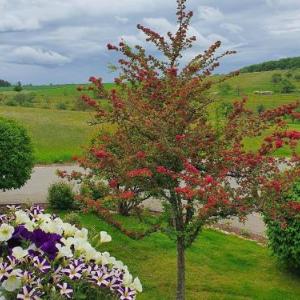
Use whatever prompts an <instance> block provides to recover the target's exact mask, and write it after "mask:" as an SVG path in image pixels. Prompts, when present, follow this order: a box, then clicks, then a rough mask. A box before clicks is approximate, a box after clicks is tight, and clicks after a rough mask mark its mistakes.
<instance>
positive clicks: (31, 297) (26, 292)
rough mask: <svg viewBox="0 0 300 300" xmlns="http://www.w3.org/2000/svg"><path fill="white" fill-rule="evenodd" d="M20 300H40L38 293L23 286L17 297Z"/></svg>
mask: <svg viewBox="0 0 300 300" xmlns="http://www.w3.org/2000/svg"><path fill="white" fill-rule="evenodd" d="M17 299H18V300H40V299H41V298H40V297H39V294H38V293H37V291H36V290H35V289H34V288H32V287H29V286H23V288H22V289H21V291H20V292H19V294H18V295H17Z"/></svg>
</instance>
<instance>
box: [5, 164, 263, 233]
mask: <svg viewBox="0 0 300 300" xmlns="http://www.w3.org/2000/svg"><path fill="white" fill-rule="evenodd" d="M57 169H61V170H66V171H67V172H71V171H72V170H76V171H80V170H81V169H80V168H79V167H78V166H76V165H70V166H66V165H51V166H37V167H35V168H34V170H33V173H32V176H31V179H30V180H29V181H28V182H27V183H26V184H25V185H24V186H23V187H22V188H21V189H17V190H11V191H7V192H0V204H19V203H46V202H47V191H48V187H49V185H50V184H52V183H54V182H57V181H60V180H61V179H60V178H58V177H57V175H56V170H57ZM144 206H145V207H147V208H150V209H151V210H154V211H160V210H161V209H162V207H161V203H160V201H158V200H156V199H151V200H147V201H145V203H144ZM228 222H229V223H230V225H231V226H233V227H237V228H239V229H244V230H246V231H249V232H251V233H254V234H258V235H264V232H265V225H264V223H263V221H262V219H261V217H260V215H259V214H252V215H249V216H248V220H247V221H246V222H245V224H242V223H240V222H238V220H237V219H236V218H233V219H232V220H230V221H228V220H225V221H224V223H226V224H227V223H228Z"/></svg>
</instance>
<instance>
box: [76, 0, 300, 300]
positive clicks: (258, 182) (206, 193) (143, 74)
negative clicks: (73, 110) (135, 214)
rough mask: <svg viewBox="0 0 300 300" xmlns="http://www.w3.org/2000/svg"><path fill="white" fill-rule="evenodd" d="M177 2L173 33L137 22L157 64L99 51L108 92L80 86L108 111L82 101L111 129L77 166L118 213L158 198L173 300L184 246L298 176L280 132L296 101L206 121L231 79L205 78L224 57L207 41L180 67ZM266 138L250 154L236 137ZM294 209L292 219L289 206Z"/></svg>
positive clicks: (241, 104) (140, 52)
mask: <svg viewBox="0 0 300 300" xmlns="http://www.w3.org/2000/svg"><path fill="white" fill-rule="evenodd" d="M177 2H178V8H177V21H178V29H177V32H176V33H175V34H172V33H170V32H168V33H167V37H164V36H161V35H159V34H158V33H156V32H154V31H152V30H151V29H148V28H146V27H144V26H141V25H138V29H140V30H141V31H142V32H143V33H144V34H145V35H146V36H147V41H149V42H152V43H153V44H154V45H155V46H156V47H157V48H158V50H159V51H160V52H161V53H162V55H163V58H162V59H160V58H157V57H154V56H152V55H147V54H146V51H145V49H144V48H143V47H141V46H135V47H134V48H131V47H129V46H128V45H127V44H126V43H125V42H123V41H122V42H120V44H119V45H118V46H114V45H111V44H109V45H108V49H109V50H112V51H116V52H118V53H120V54H121V55H123V57H122V58H121V59H120V60H119V66H120V70H121V74H120V76H119V77H118V78H116V79H115V83H116V88H115V89H112V90H110V91H106V90H105V89H104V87H103V85H102V82H101V79H97V78H94V77H92V78H90V81H91V82H92V86H91V87H89V89H95V90H97V93H98V95H101V97H102V98H105V99H108V100H109V102H110V104H111V106H110V109H104V108H103V107H102V105H101V103H99V102H98V101H96V100H94V99H92V98H91V97H90V96H88V95H83V100H84V101H85V102H86V103H88V104H89V105H91V106H93V107H95V110H96V114H95V120H94V123H95V124H107V123H110V124H114V125H115V130H114V131H113V133H112V132H106V131H105V130H104V131H101V132H100V133H99V136H98V137H97V138H96V139H94V140H93V142H92V145H91V147H90V149H89V151H88V153H87V155H86V156H85V157H84V158H80V159H78V161H79V162H80V164H81V165H82V166H83V167H85V168H86V169H87V170H89V172H90V173H89V174H88V176H89V177H90V178H92V177H95V176H96V177H97V178H100V179H103V180H104V182H108V186H109V189H110V192H109V197H108V198H109V199H110V200H112V202H113V203H118V205H119V207H122V211H123V212H125V213H128V212H129V211H130V208H132V207H134V206H136V205H138V204H140V203H141V202H142V201H143V200H144V199H147V198H148V197H155V198H157V199H161V201H162V202H163V204H164V210H165V212H166V213H167V214H168V216H169V220H170V222H168V224H169V225H168V226H169V228H168V233H169V234H171V235H173V237H175V239H176V242H177V252H178V261H177V265H178V272H177V274H178V280H177V299H178V300H182V299H184V298H185V249H186V248H187V247H189V246H190V245H191V244H192V243H193V241H194V240H195V239H196V238H197V236H198V234H199V233H200V232H201V230H202V228H203V226H204V225H206V224H211V223H213V222H216V221H218V220H219V219H223V218H226V217H230V216H239V217H240V218H241V219H243V218H245V217H246V215H247V214H248V213H250V212H253V211H260V210H262V209H264V208H266V209H268V210H272V207H274V204H275V203H276V201H277V200H278V199H280V197H281V194H282V193H283V192H285V191H287V190H288V189H289V187H290V185H291V184H292V182H293V180H294V178H295V177H297V176H299V163H298V162H299V156H298V155H297V153H296V146H297V141H298V140H299V139H300V132H296V131H289V130H288V129H287V127H286V126H285V123H284V119H283V117H284V116H285V115H287V114H292V113H293V112H294V110H295V109H296V108H297V107H298V103H293V104H290V105H285V106H282V107H279V108H277V109H273V110H267V111H265V112H263V113H261V114H259V115H258V114H257V113H255V112H253V111H251V110H249V109H247V107H246V99H243V100H242V101H238V102H235V103H234V105H233V109H232V111H231V112H230V113H229V114H228V115H227V116H226V117H225V118H224V120H222V121H220V122H216V121H215V120H214V119H213V118H212V116H211V113H210V111H211V109H212V107H214V105H215V103H214V102H215V100H214V99H213V98H212V97H211V96H210V94H209V90H210V88H211V87H212V86H213V85H214V84H219V83H220V82H222V81H224V80H226V79H227V78H229V77H231V76H234V75H236V74H235V73H233V74H230V75H228V76H225V77H222V78H221V79H220V77H214V76H211V74H212V72H213V71H214V69H215V68H216V67H218V65H219V62H218V61H219V59H220V58H222V57H223V56H225V55H229V54H232V53H233V52H230V51H227V52H225V53H223V54H221V55H217V54H216V53H217V50H218V48H219V47H220V44H221V43H220V42H216V43H215V44H213V45H212V46H211V47H210V48H209V49H208V50H207V51H205V52H204V53H203V54H199V55H197V56H195V58H193V59H192V60H191V61H190V62H189V63H188V64H187V65H186V66H184V67H182V66H181V64H180V59H181V58H182V55H183V52H184V50H186V49H188V48H191V47H192V43H193V42H194V41H195V39H196V38H195V37H190V36H189V35H188V28H189V24H190V20H191V17H192V12H186V7H185V2H186V0H178V1H177ZM80 89H82V88H80ZM266 133H267V136H266V137H265V138H264V139H263V138H262V142H261V145H260V147H259V148H258V149H257V150H256V151H254V150H252V151H247V150H245V147H244V145H243V141H244V139H245V138H246V137H247V138H255V137H261V136H262V135H265V134H266ZM285 145H287V146H290V148H291V149H292V150H291V151H292V159H290V160H286V159H284V158H280V159H275V158H274V157H273V156H272V154H273V153H274V152H275V151H276V150H277V149H278V148H281V147H283V146H285ZM282 165H284V166H285V167H286V168H285V171H281V170H282V167H281V166H282ZM73 175H74V177H76V178H79V177H80V175H79V174H78V173H76V174H73ZM88 203H89V204H91V205H94V206H95V208H96V209H97V210H98V212H99V213H101V214H103V215H106V216H107V215H108V214H109V212H108V210H107V209H105V205H104V201H97V202H96V201H90V202H88ZM291 207H292V206H291ZM295 208H296V210H297V213H299V207H298V208H297V207H296V206H295ZM274 217H276V216H275V215H274Z"/></svg>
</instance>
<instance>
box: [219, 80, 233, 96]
mask: <svg viewBox="0 0 300 300" xmlns="http://www.w3.org/2000/svg"><path fill="white" fill-rule="evenodd" d="M218 89H219V92H220V94H221V95H228V94H229V93H230V92H231V91H232V87H231V85H230V84H229V83H227V82H224V83H221V84H219V86H218Z"/></svg>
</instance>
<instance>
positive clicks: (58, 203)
mask: <svg viewBox="0 0 300 300" xmlns="http://www.w3.org/2000/svg"><path fill="white" fill-rule="evenodd" d="M48 202H49V205H50V207H51V208H53V209H60V210H66V209H70V208H73V206H74V193H73V190H72V187H71V185H70V184H68V183H65V182H57V183H53V184H52V185H51V186H50V187H49V189H48Z"/></svg>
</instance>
